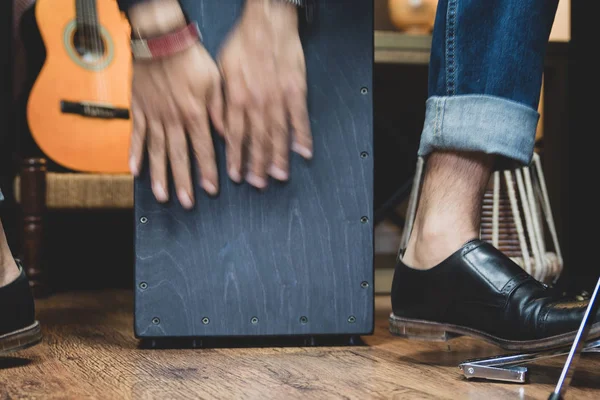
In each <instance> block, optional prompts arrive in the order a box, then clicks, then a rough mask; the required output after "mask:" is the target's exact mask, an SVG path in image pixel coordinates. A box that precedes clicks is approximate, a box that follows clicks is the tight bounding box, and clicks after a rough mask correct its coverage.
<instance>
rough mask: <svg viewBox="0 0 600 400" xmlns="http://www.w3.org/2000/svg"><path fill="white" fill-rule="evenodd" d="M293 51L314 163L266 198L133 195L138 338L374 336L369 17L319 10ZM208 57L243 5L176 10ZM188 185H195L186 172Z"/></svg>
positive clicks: (328, 3) (225, 189)
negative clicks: (299, 53)
mask: <svg viewBox="0 0 600 400" xmlns="http://www.w3.org/2000/svg"><path fill="white" fill-rule="evenodd" d="M309 3H315V8H314V10H312V12H310V13H309V14H310V15H309V17H310V18H311V22H306V17H305V16H304V10H302V12H301V19H302V20H303V22H302V23H301V25H302V29H301V34H302V39H303V44H304V50H305V54H306V63H307V75H308V105H309V112H310V120H311V125H312V133H313V137H314V157H313V159H312V160H311V161H308V162H307V161H305V160H303V159H302V158H300V157H299V156H297V155H295V154H293V155H291V160H290V166H291V171H290V180H289V182H286V183H278V182H276V181H274V180H271V181H270V184H269V188H268V189H267V190H266V191H262V192H261V191H258V190H256V189H254V188H252V187H251V186H249V185H248V184H242V185H238V184H235V183H233V182H231V181H230V180H229V178H228V177H227V174H226V161H225V152H224V145H223V143H222V140H221V139H219V138H218V136H217V135H214V138H215V146H216V151H217V158H218V164H219V175H220V193H219V195H218V196H217V197H215V198H211V197H209V196H207V195H206V194H205V193H203V192H202V190H201V189H200V187H199V186H197V187H196V189H195V190H196V192H195V193H196V197H197V200H196V206H195V208H194V209H193V210H191V211H186V210H184V209H183V208H182V207H181V206H180V204H179V203H178V202H177V199H176V196H175V192H174V188H173V187H171V188H170V191H171V196H170V198H171V201H170V202H169V203H168V204H164V205H161V204H159V203H157V202H156V201H155V199H154V197H153V195H152V191H151V188H150V187H151V185H150V177H149V172H148V168H147V165H146V166H145V167H144V172H143V173H142V174H141V176H140V177H139V178H138V179H137V180H136V182H135V255H136V257H135V335H136V337H137V338H140V339H161V338H233V337H249V336H250V337H267V336H268V337H273V336H277V337H290V336H293V337H296V336H298V337H303V336H304V337H308V336H314V337H319V336H321V335H327V336H329V335H341V336H346V335H354V336H356V335H368V334H371V333H372V331H373V314H374V303H373V301H374V300H373V293H374V291H373V289H374V285H373V278H374V271H373V224H372V221H373V114H372V113H373V104H372V103H373V96H372V68H373V3H372V1H370V0H344V1H332V0H323V1H319V2H314V1H312V2H309ZM183 5H184V7H185V6H186V5H188V6H189V7H187V9H186V10H185V11H186V12H187V13H188V15H189V16H190V18H191V19H195V20H197V21H198V23H199V26H200V27H201V30H202V32H203V34H204V40H205V45H206V46H207V49H208V50H209V52H210V53H211V54H213V56H215V57H216V55H217V53H218V50H219V47H220V45H221V44H222V42H223V41H224V40H225V38H226V35H227V33H228V32H229V30H230V29H231V28H232V26H234V24H235V22H236V20H237V18H238V17H239V16H240V14H241V10H242V6H243V0H219V1H213V0H203V1H200V0H195V1H192V0H189V1H187V3H186V1H183ZM195 173H196V176H195V177H194V178H195V181H196V182H197V181H198V179H197V171H195Z"/></svg>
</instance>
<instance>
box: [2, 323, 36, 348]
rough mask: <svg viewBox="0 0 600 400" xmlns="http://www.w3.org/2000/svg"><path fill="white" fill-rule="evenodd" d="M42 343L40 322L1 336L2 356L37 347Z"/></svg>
mask: <svg viewBox="0 0 600 400" xmlns="http://www.w3.org/2000/svg"><path fill="white" fill-rule="evenodd" d="M41 341H42V330H41V328H40V324H39V322H37V321H35V322H34V323H33V324H32V325H30V326H28V327H26V328H23V329H19V330H18V331H15V332H11V333H6V334H4V335H2V336H0V356H1V355H5V354H8V353H12V352H15V351H18V350H23V349H26V348H28V347H31V346H35V345H36V344H38V343H39V342H41Z"/></svg>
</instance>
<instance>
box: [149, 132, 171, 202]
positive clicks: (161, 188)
mask: <svg viewBox="0 0 600 400" xmlns="http://www.w3.org/2000/svg"><path fill="white" fill-rule="evenodd" d="M165 144H166V143H165V131H164V128H163V125H162V123H161V122H160V121H157V120H152V121H148V160H149V162H150V176H151V179H152V192H153V193H154V197H156V200H157V201H159V202H161V203H165V202H167V201H168V200H169V195H168V193H167V190H166V188H167V153H166V147H165Z"/></svg>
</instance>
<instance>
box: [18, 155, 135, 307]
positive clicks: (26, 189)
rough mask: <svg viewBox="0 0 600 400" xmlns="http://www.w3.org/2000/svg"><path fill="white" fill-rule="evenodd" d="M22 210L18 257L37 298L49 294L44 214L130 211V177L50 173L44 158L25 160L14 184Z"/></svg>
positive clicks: (131, 192)
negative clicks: (55, 211) (61, 211)
mask: <svg viewBox="0 0 600 400" xmlns="http://www.w3.org/2000/svg"><path fill="white" fill-rule="evenodd" d="M14 193H15V199H16V201H17V203H18V204H19V205H20V207H21V211H22V226H21V234H22V238H21V249H20V251H19V255H20V257H21V259H22V260H23V263H24V265H25V267H26V268H27V274H28V276H29V278H30V282H31V286H32V289H33V291H34V295H35V296H36V297H43V296H47V295H49V294H50V293H51V288H50V287H49V285H48V272H47V269H46V259H45V257H44V239H43V238H44V230H45V218H44V216H45V214H46V212H50V211H53V210H81V209H86V210H98V209H103V210H111V209H112V210H118V209H131V208H133V176H131V175H128V174H123V175H109V174H85V173H75V172H73V173H71V172H49V171H47V161H46V160H45V159H44V158H25V159H23V160H22V165H21V170H20V173H19V174H18V175H17V177H16V178H15V181H14Z"/></svg>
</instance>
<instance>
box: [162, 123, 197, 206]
mask: <svg viewBox="0 0 600 400" xmlns="http://www.w3.org/2000/svg"><path fill="white" fill-rule="evenodd" d="M165 134H166V137H167V149H168V154H169V162H170V165H171V173H172V174H173V182H174V184H175V190H176V192H177V198H178V199H179V203H181V206H182V207H183V208H185V209H188V210H189V209H190V208H192V207H194V200H193V198H194V196H193V190H192V178H191V171H190V157H189V153H188V144H187V140H186V138H185V133H184V131H183V126H181V125H180V124H178V123H176V122H170V123H169V124H168V125H166V126H165Z"/></svg>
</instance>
